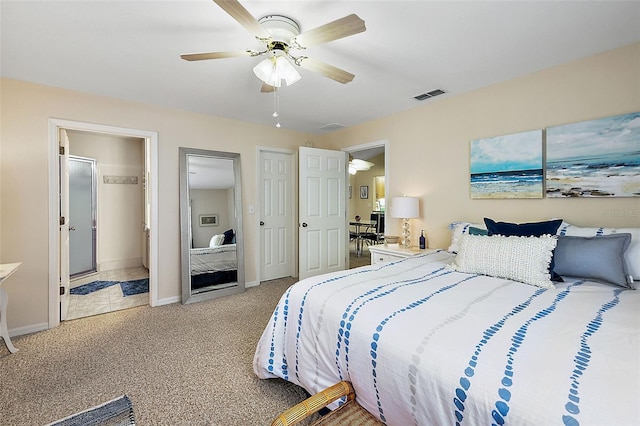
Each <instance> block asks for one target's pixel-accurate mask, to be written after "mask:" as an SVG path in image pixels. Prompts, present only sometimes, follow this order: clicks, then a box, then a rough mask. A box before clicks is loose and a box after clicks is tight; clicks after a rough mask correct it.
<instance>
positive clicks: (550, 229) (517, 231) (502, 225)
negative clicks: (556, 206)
mask: <svg viewBox="0 0 640 426" xmlns="http://www.w3.org/2000/svg"><path fill="white" fill-rule="evenodd" d="M484 223H485V225H486V226H487V230H488V231H489V235H505V236H507V237H508V236H511V235H515V236H519V237H531V236H534V237H539V236H540V235H547V234H548V235H555V234H556V232H557V231H558V228H559V227H560V225H561V224H562V219H552V220H547V221H544V222H530V223H509V222H496V221H494V220H492V219H489V218H488V217H485V218H484Z"/></svg>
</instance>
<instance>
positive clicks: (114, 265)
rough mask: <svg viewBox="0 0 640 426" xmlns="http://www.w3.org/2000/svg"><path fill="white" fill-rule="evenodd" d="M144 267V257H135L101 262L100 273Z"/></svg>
mask: <svg viewBox="0 0 640 426" xmlns="http://www.w3.org/2000/svg"><path fill="white" fill-rule="evenodd" d="M140 266H142V257H134V258H131V259H114V260H106V261H104V262H100V264H99V265H98V271H100V272H104V271H113V270H116V269H128V268H138V267H140Z"/></svg>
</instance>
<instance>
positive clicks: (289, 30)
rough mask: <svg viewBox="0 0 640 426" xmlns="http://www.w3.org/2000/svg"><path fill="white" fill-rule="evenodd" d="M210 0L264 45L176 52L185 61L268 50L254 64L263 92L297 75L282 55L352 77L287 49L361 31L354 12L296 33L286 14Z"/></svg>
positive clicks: (233, 0)
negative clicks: (257, 11)
mask: <svg viewBox="0 0 640 426" xmlns="http://www.w3.org/2000/svg"><path fill="white" fill-rule="evenodd" d="M213 1H214V3H216V4H217V5H218V6H220V7H221V8H222V9H223V10H224V11H225V12H227V13H228V14H229V15H230V16H231V17H232V18H233V19H235V20H236V21H238V23H240V25H242V26H243V27H245V29H247V30H248V31H249V32H250V33H251V34H254V35H255V37H256V38H257V39H258V40H259V41H260V42H262V43H264V45H265V49H264V50H262V51H256V50H252V49H247V50H245V51H236V52H209V53H191V54H184V55H180V57H181V58H182V59H184V60H187V61H202V60H208V59H222V58H232V57H237V56H249V57H253V56H259V55H263V54H268V55H269V57H268V58H267V60H265V61H263V62H261V63H260V64H258V65H257V66H256V67H255V68H254V73H256V76H258V78H260V79H261V80H262V81H263V82H264V84H263V85H262V91H263V92H272V91H273V90H274V87H280V84H281V80H285V81H286V83H287V85H290V84H293V83H294V82H295V81H297V80H299V79H300V75H299V74H298V73H297V71H296V70H295V68H294V67H293V66H291V64H290V63H289V61H288V60H287V59H285V58H289V59H290V60H291V61H293V63H294V64H296V65H297V66H299V67H302V68H305V69H308V70H310V71H314V72H317V73H319V74H321V75H323V76H325V77H328V78H330V79H332V80H335V81H337V82H340V83H342V84H346V83H349V82H350V81H352V80H353V78H354V77H355V75H353V74H351V73H349V72H347V71H344V70H342V69H340V68H337V67H334V66H333V65H329V64H327V63H324V62H321V61H318V60H316V59H311V58H309V57H307V56H304V55H300V56H294V55H293V54H292V52H291V50H304V49H306V48H307V47H311V46H316V45H319V44H323V43H327V42H330V41H333V40H338V39H341V38H345V37H349V36H351V35H354V34H358V33H361V32H363V31H365V30H366V27H365V25H364V21H363V20H362V19H360V18H359V17H358V16H357V15H355V14H351V15H348V16H345V17H344V18H341V19H337V20H335V21H332V22H329V23H327V24H324V25H321V26H319V27H317V28H314V29H311V30H309V31H306V32H304V33H300V27H299V25H298V24H297V23H296V22H295V21H294V20H293V19H291V18H288V17H286V16H281V15H268V16H265V17H263V18H260V19H256V18H254V17H253V15H251V14H250V13H249V12H248V11H247V10H246V9H245V8H244V7H243V6H242V5H241V4H240V3H239V2H238V1H237V0H213ZM261 66H262V72H270V74H271V76H270V77H267V76H265V75H264V74H261V71H259V69H260V67H261ZM275 69H277V70H278V73H276V78H275V79H274V78H273V76H272V75H273V74H274V72H273V70H275ZM289 72H291V74H288V73H289ZM283 73H284V74H283ZM296 75H297V76H296Z"/></svg>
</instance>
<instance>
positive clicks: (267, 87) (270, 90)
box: [260, 83, 276, 93]
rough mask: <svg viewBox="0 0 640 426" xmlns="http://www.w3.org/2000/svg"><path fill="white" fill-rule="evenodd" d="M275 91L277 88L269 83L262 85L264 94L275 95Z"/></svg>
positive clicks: (261, 90) (261, 89)
mask: <svg viewBox="0 0 640 426" xmlns="http://www.w3.org/2000/svg"><path fill="white" fill-rule="evenodd" d="M275 90H276V88H275V87H273V86H271V85H269V84H267V83H262V87H261V88H260V92H262V93H273V92H274V91H275Z"/></svg>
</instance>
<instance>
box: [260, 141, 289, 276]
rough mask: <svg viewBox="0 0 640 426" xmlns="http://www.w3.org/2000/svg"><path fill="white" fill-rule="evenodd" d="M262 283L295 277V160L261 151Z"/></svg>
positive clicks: (282, 154)
mask: <svg viewBox="0 0 640 426" xmlns="http://www.w3.org/2000/svg"><path fill="white" fill-rule="evenodd" d="M259 173H260V176H259V182H260V185H261V190H260V192H261V197H262V198H261V202H260V241H261V250H260V280H261V281H267V280H273V279H276V278H282V277H290V276H292V275H294V269H293V265H294V262H293V246H294V240H293V238H294V234H295V233H294V231H295V229H294V223H295V222H294V216H293V207H294V204H293V200H294V193H293V182H294V170H293V156H292V154H290V153H283V152H270V151H260V155H259Z"/></svg>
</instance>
